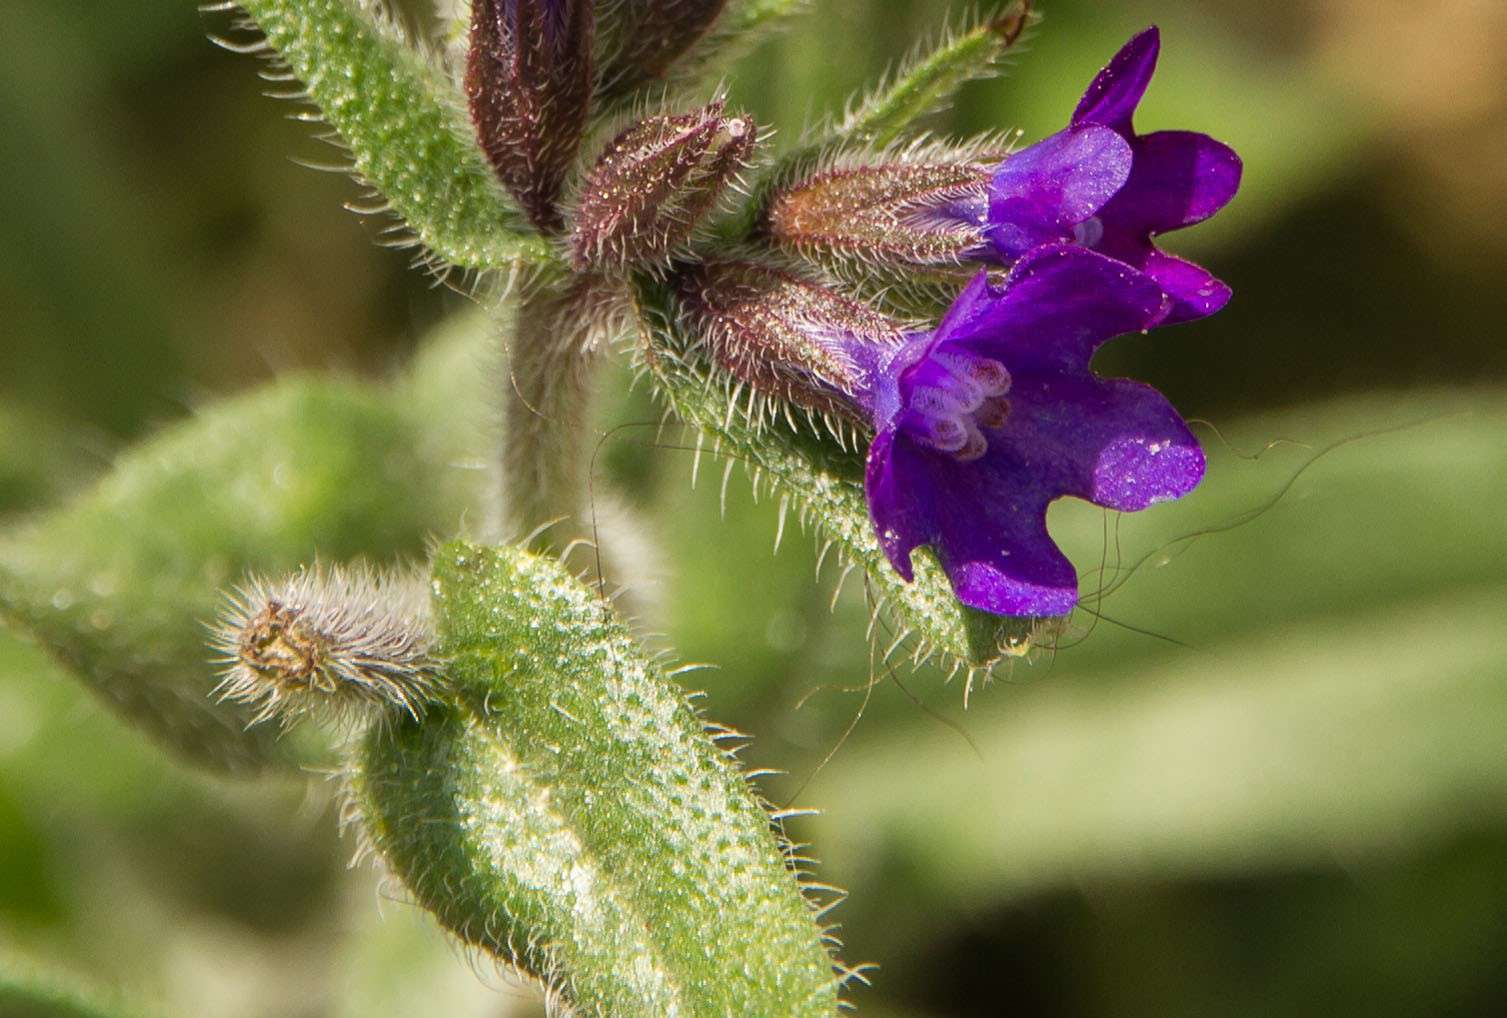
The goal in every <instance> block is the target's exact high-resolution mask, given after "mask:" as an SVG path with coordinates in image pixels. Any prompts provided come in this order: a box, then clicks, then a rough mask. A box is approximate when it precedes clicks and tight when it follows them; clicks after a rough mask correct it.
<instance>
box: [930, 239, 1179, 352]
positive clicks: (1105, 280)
mask: <svg viewBox="0 0 1507 1018" xmlns="http://www.w3.org/2000/svg"><path fill="white" fill-rule="evenodd" d="M1162 303H1163V297H1162V292H1161V288H1160V287H1159V286H1157V285H1156V284H1155V283H1154V282H1153V281H1152V280H1151V279H1149V278H1147V277H1146V276H1145V275H1144V274H1142V273H1140V272H1137V271H1136V270H1135V269H1133V268H1131V267H1130V266H1129V265H1126V264H1125V263H1124V262H1121V261H1119V260H1117V259H1115V258H1111V257H1108V256H1106V255H1102V254H1097V253H1095V252H1093V251H1089V250H1087V249H1085V248H1081V247H1078V246H1076V245H1074V244H1054V245H1050V246H1047V247H1041V248H1037V249H1036V250H1034V251H1032V252H1031V253H1030V254H1028V255H1027V256H1026V257H1025V258H1022V259H1021V260H1020V261H1018V262H1016V263H1015V266H1014V268H1012V269H1011V270H1010V274H1009V276H1008V277H1006V280H1005V284H1004V287H1003V289H1002V290H995V289H993V288H992V287H990V286H989V284H988V277H987V275H986V274H985V273H982V272H981V273H979V275H978V276H976V277H975V278H974V280H973V282H972V283H971V284H970V285H969V286H968V288H967V290H965V291H964V293H963V295H962V296H960V297H959V298H958V301H957V302H956V304H955V305H954V307H953V309H952V310H951V311H949V312H948V314H947V315H946V316H945V317H944V318H943V320H942V323H941V324H940V325H939V326H938V327H937V331H936V333H935V334H934V336H933V338H932V342H931V344H930V346H929V348H928V350H927V353H928V354H930V353H932V352H934V351H935V350H937V349H938V348H940V347H942V346H944V345H947V344H957V345H959V346H960V347H962V348H963V349H965V350H967V351H968V352H970V353H974V354H978V355H979V356H982V357H992V358H994V359H995V360H997V361H999V362H1001V363H1002V364H1004V365H1005V367H1006V368H1008V369H1009V370H1010V372H1011V374H1015V373H1017V372H1035V373H1047V372H1053V371H1057V372H1070V373H1072V372H1086V371H1087V370H1088V362H1089V358H1091V357H1092V356H1093V353H1094V351H1095V350H1097V349H1098V348H1099V347H1100V346H1101V345H1103V344H1104V343H1105V342H1106V341H1108V340H1110V339H1113V338H1114V337H1115V336H1122V335H1124V334H1125V333H1127V332H1142V331H1144V330H1146V329H1149V328H1151V327H1152V326H1154V325H1157V324H1159V322H1160V316H1161V312H1162Z"/></svg>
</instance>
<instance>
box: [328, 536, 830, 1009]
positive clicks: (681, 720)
mask: <svg viewBox="0 0 1507 1018" xmlns="http://www.w3.org/2000/svg"><path fill="white" fill-rule="evenodd" d="M434 589H435V597H436V614H437V618H438V622H439V626H440V647H439V650H440V653H441V654H442V655H444V656H445V657H446V658H448V661H449V664H448V678H449V680H450V682H451V683H452V685H453V687H454V689H455V690H456V703H455V706H454V707H453V708H452V709H450V710H449V711H448V712H440V713H437V714H434V715H431V716H430V717H429V718H428V719H427V720H426V722H425V723H424V724H421V725H420V724H415V723H412V722H405V723H400V724H394V725H391V726H382V727H378V728H376V729H374V730H373V731H372V732H371V733H370V734H369V736H368V738H367V740H366V743H365V746H364V748H363V751H362V755H361V762H360V765H359V767H358V768H357V770H356V772H355V773H354V774H353V776H352V786H353V794H354V801H355V804H356V806H357V807H358V809H359V813H360V815H361V816H362V818H363V820H364V824H365V828H366V832H367V834H368V836H369V837H370V838H371V840H372V842H373V843H374V844H375V846H376V847H377V849H378V850H379V851H380V852H381V854H382V855H383V857H384V858H385V859H386V860H387V862H388V863H389V865H390V866H391V867H392V868H393V869H394V870H395V871H396V873H397V874H398V876H399V877H401V878H402V879H403V881H404V883H405V884H406V885H407V886H408V887H409V889H410V890H411V891H412V892H413V894H414V896H415V897H416V898H417V899H418V901H419V903H420V904H422V905H423V906H424V907H426V908H428V909H429V910H430V911H432V912H434V913H435V915H436V916H437V917H438V918H439V920H440V922H441V923H443V924H444V925H445V926H446V927H447V928H448V929H450V930H451V931H453V932H454V933H456V934H457V935H458V936H460V937H461V938H462V939H463V940H464V941H466V942H467V943H469V944H473V945H476V946H478V947H481V948H484V949H485V950H487V951H488V952H490V953H491V954H493V955H495V956H497V957H498V958H501V959H503V960H505V961H507V962H509V963H511V964H513V965H514V966H516V967H517V968H519V969H521V970H522V971H524V972H526V973H529V974H531V975H533V976H535V977H537V978H539V979H540V980H542V981H543V982H544V983H545V984H546V986H547V987H549V988H550V989H551V990H552V991H553V992H556V993H559V994H561V995H562V996H563V997H564V998H565V999H566V1000H567V1001H568V1002H569V1003H570V1004H571V1005H572V1006H573V1007H574V1008H575V1009H576V1010H577V1011H578V1012H579V1013H584V1014H592V1015H603V1016H607V1015H612V1016H618V1018H630V1016H635V1015H644V1016H649V1015H654V1016H659V1015H665V1014H683V1015H707V1016H713V1015H728V1014H737V1015H744V1014H748V1015H753V1014H760V1015H765V1014H767V1015H782V1016H783V1015H789V1016H801V1015H833V1014H835V1013H836V1007H837V992H838V987H839V982H840V981H839V980H838V979H837V978H836V977H835V976H834V974H833V962H832V960H831V958H830V957H829V955H828V953H827V950H826V947H825V946H824V943H823V935H822V931H821V930H820V929H819V927H818V926H817V923H816V920H815V915H814V912H813V909H812V906H811V905H810V904H809V903H808V902H807V901H806V900H804V898H803V896H802V894H801V890H800V887H799V885H798V883H797V879H796V876H795V875H794V874H793V873H792V872H791V870H790V868H789V866H790V865H791V864H790V862H789V861H788V860H787V859H786V857H785V854H784V853H783V852H782V847H781V843H780V841H779V839H778V838H777V837H776V835H775V833H774V832H773V831H772V830H771V828H770V817H769V815H768V814H767V813H766V812H765V810H764V807H763V806H762V804H761V803H760V801H759V800H758V798H757V797H756V796H755V794H754V793H753V792H752V791H751V790H750V788H749V786H748V785H747V783H746V781H745V779H744V778H743V776H742V775H741V774H740V773H739V771H738V768H737V765H736V762H735V760H734V759H733V758H732V756H731V754H730V753H729V752H728V751H726V750H724V749H721V748H719V747H718V746H717V745H716V743H715V742H714V740H713V738H711V737H709V736H708V734H707V733H706V732H704V731H703V728H702V723H701V721H700V720H699V719H698V718H697V716H696V714H695V712H694V711H693V710H692V709H691V708H690V706H689V705H688V704H687V702H686V700H685V697H684V694H683V693H681V692H680V690H679V688H678V687H677V686H675V685H674V684H673V683H672V682H670V681H669V680H668V679H667V678H666V677H665V675H664V673H663V672H662V670H661V669H660V668H659V667H658V666H657V665H656V664H655V663H654V661H653V660H652V659H651V658H650V657H649V656H647V655H646V654H645V653H644V652H643V651H642V650H641V649H639V648H638V647H637V646H636V645H635V644H634V642H633V640H632V638H631V637H630V636H629V634H628V631H627V629H626V627H625V626H624V625H623V623H622V622H621V621H619V620H618V619H617V618H616V616H615V615H614V614H613V612H612V611H611V609H610V608H609V607H608V606H607V605H606V604H605V602H602V601H600V600H599V599H598V598H597V597H596V596H595V594H594V593H593V592H592V591H590V590H589V589H588V588H586V587H585V586H583V585H582V584H581V583H580V582H579V581H578V580H576V579H575V578H574V577H573V576H571V575H570V574H569V573H568V572H567V571H566V570H565V569H564V568H563V567H562V566H561V565H560V564H559V563H558V562H556V561H554V560H553V559H547V558H541V557H538V556H535V555H532V554H529V553H527V552H524V551H521V550H517V549H506V548H504V549H484V548H477V547H473V546H469V545H466V544H461V543H456V544H451V545H448V546H446V547H445V548H444V549H443V550H442V551H441V552H440V553H439V555H438V557H437V559H436V563H435V574H434Z"/></svg>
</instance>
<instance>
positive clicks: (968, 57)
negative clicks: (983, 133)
mask: <svg viewBox="0 0 1507 1018" xmlns="http://www.w3.org/2000/svg"><path fill="white" fill-rule="evenodd" d="M1029 6H1030V5H1029V4H1021V3H1014V4H1011V5H1010V7H1009V8H1008V9H1007V10H1004V11H996V12H995V13H993V14H990V15H988V16H984V17H978V18H976V19H975V20H974V22H973V23H971V24H968V25H966V26H965V27H963V28H961V29H957V30H952V31H948V32H946V33H945V34H944V35H943V38H942V41H941V42H940V43H939V44H938V45H937V46H936V47H935V48H934V49H932V50H931V51H930V52H928V53H924V54H922V55H920V56H918V57H917V58H916V59H914V60H913V61H911V63H910V64H909V65H908V66H906V67H904V68H902V69H901V71H900V72H899V73H898V74H896V75H895V78H894V80H893V81H891V82H890V83H889V84H888V85H886V86H885V87H883V88H880V89H878V90H876V91H875V93H874V94H873V95H872V96H870V97H869V98H868V99H866V100H864V101H863V102H862V103H860V104H859V105H858V106H857V108H856V109H854V110H853V112H852V113H850V114H849V115H848V116H847V117H846V118H844V119H843V121H842V123H841V124H840V125H838V127H837V128H836V130H835V131H833V132H832V137H831V138H830V139H828V143H829V144H830V143H831V142H841V143H843V144H849V145H861V146H864V147H867V148H874V149H881V148H884V147H885V146H887V145H890V144H892V143H893V142H895V141H897V140H899V138H900V136H901V135H902V134H903V133H904V132H905V131H907V130H908V129H910V128H911V127H913V126H914V125H915V124H916V122H917V121H919V120H920V119H922V118H923V117H925V116H927V115H928V114H930V113H932V112H933V111H935V110H938V109H940V108H941V107H942V106H943V105H944V104H946V103H947V101H948V100H950V99H951V98H952V96H953V95H954V94H955V93H956V92H957V90H958V89H959V88H961V87H963V86H964V85H965V84H967V83H968V82H970V81H975V80H977V79H979V78H984V77H988V76H989V75H991V74H993V73H994V72H995V71H996V70H997V69H998V65H999V61H1000V60H1001V59H1002V58H1003V57H1004V56H1005V54H1007V53H1009V52H1010V50H1011V49H1012V48H1013V47H1014V45H1015V43H1016V41H1017V40H1018V39H1019V38H1020V33H1021V30H1022V29H1023V28H1024V26H1025V22H1026V20H1027V17H1028V13H1027V10H1026V9H1027V8H1029Z"/></svg>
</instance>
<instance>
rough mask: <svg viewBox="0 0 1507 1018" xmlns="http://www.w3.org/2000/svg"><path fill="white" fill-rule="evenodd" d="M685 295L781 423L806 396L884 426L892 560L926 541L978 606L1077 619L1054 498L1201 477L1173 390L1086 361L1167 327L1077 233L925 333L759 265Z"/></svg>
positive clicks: (1033, 255)
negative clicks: (1167, 392)
mask: <svg viewBox="0 0 1507 1018" xmlns="http://www.w3.org/2000/svg"><path fill="white" fill-rule="evenodd" d="M677 290H678V292H679V295H680V299H681V301H682V307H683V309H684V313H685V315H686V320H687V322H688V324H689V325H690V326H691V328H693V329H694V330H695V331H696V333H697V335H699V336H700V337H702V341H703V342H704V343H705V344H706V348H707V352H708V353H709V354H710V356H711V359H712V360H713V362H714V363H716V364H717V365H718V367H719V368H720V369H721V370H722V371H724V372H725V373H727V374H728V375H730V376H731V377H733V378H736V379H738V380H739V382H740V383H741V384H743V385H747V386H749V387H751V388H752V389H753V390H754V391H755V392H757V393H759V394H761V395H762V396H763V397H764V398H765V399H766V400H769V401H771V404H772V406H770V407H768V408H766V410H767V413H768V416H771V417H775V416H780V415H781V414H782V413H783V414H784V415H785V416H787V417H788V416H789V413H790V408H792V407H799V408H804V409H806V410H807V411H808V412H811V413H813V414H820V415H822V416H824V417H826V419H827V421H828V423H829V425H832V426H833V427H834V430H836V424H835V423H834V422H836V421H839V420H843V421H848V422H851V423H853V424H856V425H858V426H859V427H860V428H862V429H863V430H867V431H871V432H872V434H873V436H874V438H873V441H872V443H871V444H870V446H869V455H868V468H867V472H866V478H865V486H866V490H867V495H868V502H869V511H870V515H871V516H872V518H873V522H874V528H875V531H876V532H877V534H878V537H879V542H880V545H881V546H882V547H883V548H884V551H885V554H886V555H887V556H888V558H889V560H890V562H891V563H892V564H893V565H894V567H895V569H896V570H897V571H898V572H899V573H900V574H901V575H902V576H903V577H905V579H906V580H910V579H912V578H913V573H912V570H911V553H912V552H913V551H914V550H915V549H916V548H917V547H919V546H921V545H930V546H931V547H932V548H933V549H934V550H935V551H936V553H937V556H938V557H939V558H940V560H941V563H942V567H943V569H944V570H945V571H946V573H947V575H948V577H949V578H950V579H951V581H952V585H953V589H954V590H955V591H956V592H957V596H958V597H959V599H961V600H962V601H963V602H964V603H965V604H969V605H972V606H973V607H975V608H980V609H982V610H984V611H988V612H994V613H996V614H1001V615H1064V614H1066V613H1068V612H1070V611H1072V609H1073V605H1074V604H1075V603H1076V602H1077V597H1078V577H1077V573H1076V572H1075V571H1074V569H1073V566H1072V563H1070V562H1069V561H1068V560H1067V558H1066V557H1064V556H1063V554H1062V552H1061V551H1059V550H1058V548H1057V546H1056V544H1054V543H1053V542H1052V539H1051V537H1050V536H1049V535H1048V533H1047V527H1046V512H1047V506H1048V505H1049V504H1050V503H1051V502H1052V501H1053V500H1055V499H1057V498H1060V497H1062V496H1064V495H1073V496H1076V497H1078V498H1084V499H1088V500H1089V501H1091V502H1094V503H1095V504H1097V505H1101V506H1105V507H1107V508H1110V509H1118V510H1122V511H1134V510H1138V509H1145V508H1146V507H1147V506H1150V505H1152V504H1153V503H1156V502H1161V501H1165V500H1167V499H1173V498H1178V497H1180V496H1182V495H1185V494H1187V493H1188V492H1189V491H1192V490H1193V488H1194V487H1196V486H1197V484H1198V482H1199V480H1200V479H1201V478H1202V477H1203V472H1204V457H1203V451H1202V450H1201V449H1200V448H1199V446H1198V442H1197V441H1196V440H1195V439H1194V437H1193V435H1192V434H1191V433H1190V432H1189V431H1188V428H1187V426H1186V425H1185V424H1184V423H1183V420H1182V418H1181V417H1179V416H1178V414H1177V411H1175V410H1174V409H1173V408H1172V406H1171V404H1169V403H1168V402H1167V400H1166V399H1165V398H1164V397H1163V396H1162V395H1161V394H1160V393H1159V392H1157V391H1156V390H1155V389H1153V388H1151V387H1150V386H1146V385H1142V384H1140V383H1138V382H1133V381H1130V380H1128V379H1119V378H1113V379H1106V378H1099V377H1098V376H1097V375H1095V374H1094V373H1093V372H1092V371H1091V370H1090V369H1089V362H1090V360H1091V359H1092V357H1093V354H1094V351H1095V350H1097V349H1098V348H1099V346H1100V345H1101V344H1103V343H1104V342H1105V341H1107V340H1109V339H1112V338H1114V337H1115V336H1119V335H1122V334H1124V333H1128V332H1142V331H1145V330H1147V329H1150V328H1152V327H1153V326H1156V325H1159V324H1161V322H1162V321H1163V319H1164V317H1165V315H1166V313H1167V302H1166V298H1165V295H1164V294H1163V293H1162V289H1161V287H1160V286H1159V285H1158V284H1157V282H1156V281H1155V280H1153V279H1152V278H1151V277H1150V276H1148V275H1146V274H1145V273H1142V272H1140V271H1138V270H1136V269H1133V268H1131V267H1130V266H1129V265H1127V264H1125V263H1124V262H1122V261H1119V260H1117V259H1114V258H1110V257H1108V256H1106V255H1102V254H1098V253H1096V252H1093V251H1089V250H1086V249H1085V248H1083V247H1081V246H1079V245H1076V244H1070V243H1057V244H1048V245H1043V246H1040V247H1037V248H1034V249H1032V250H1031V251H1030V252H1029V253H1027V254H1026V255H1025V256H1024V257H1022V258H1020V259H1019V260H1018V261H1017V262H1016V263H1015V265H1014V267H1013V268H1012V269H1011V270H1010V273H1009V275H1008V276H1007V277H1006V278H1005V280H1004V283H1003V284H1002V285H1000V286H996V285H994V284H993V283H991V282H990V280H989V276H988V273H987V272H980V273H979V274H978V275H977V276H976V277H975V278H974V280H973V282H972V283H970V284H969V285H968V287H967V288H966V289H965V290H964V291H963V292H962V294H960V295H959V296H958V298H957V300H955V301H954V302H953V304H952V307H951V308H950V309H949V310H948V311H947V313H946V315H945V316H943V318H942V320H941V322H940V323H939V324H938V325H937V327H936V328H935V329H933V330H930V331H925V332H915V331H908V330H907V329H905V328H904V327H902V326H901V325H900V324H899V323H897V322H895V321H893V320H892V319H889V318H888V317H886V316H884V315H882V314H879V313H876V312H875V311H874V310H872V309H871V308H870V307H868V306H867V305H865V304H862V303H858V302H855V301H853V300H850V299H849V298H847V297H844V296H842V295H841V294H839V293H836V292H834V291H832V290H831V289H829V288H827V287H825V286H823V285H821V284H819V283H815V282H812V281H810V280H807V279H804V278H802V277H800V276H797V275H794V274H792V273H789V272H787V271H784V270H781V269H776V268H772V267H769V266H764V265H760V264H757V263H753V262H712V263H706V264H703V265H699V266H696V267H694V268H691V269H689V270H688V271H687V272H686V273H685V274H684V275H682V276H681V277H680V278H679V279H678V282H677ZM749 405H750V407H753V406H754V405H755V404H754V403H753V402H752V401H750V404H749ZM763 412H765V411H761V413H763Z"/></svg>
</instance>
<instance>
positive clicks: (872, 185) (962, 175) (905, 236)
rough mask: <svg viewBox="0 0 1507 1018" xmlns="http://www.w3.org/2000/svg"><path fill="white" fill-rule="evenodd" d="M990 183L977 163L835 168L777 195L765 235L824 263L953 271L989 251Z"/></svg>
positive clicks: (963, 160)
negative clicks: (833, 260) (976, 253)
mask: <svg viewBox="0 0 1507 1018" xmlns="http://www.w3.org/2000/svg"><path fill="white" fill-rule="evenodd" d="M989 178H990V172H989V168H988V167H987V166H986V165H984V164H983V163H981V162H979V161H978V160H976V159H973V158H960V159H958V160H957V161H945V160H943V161H935V162H932V161H927V162H906V161H897V162H893V163H881V164H879V165H875V166H852V167H837V168H834V169H829V170H825V171H823V172H820V173H817V174H814V175H812V176H810V177H807V178H805V179H804V180H800V181H798V182H796V183H794V184H791V185H788V186H785V187H782V188H779V189H777V190H776V191H775V193H774V194H773V195H772V197H771V198H770V200H769V204H768V206H767V209H766V212H765V218H764V230H765V232H766V233H767V235H768V237H769V239H770V240H771V241H772V242H773V243H775V244H777V245H779V246H781V247H785V248H788V249H791V250H795V251H798V252H800V253H801V254H803V255H807V256H810V257H815V258H817V259H818V260H823V259H827V258H833V257H835V258H839V259H843V258H846V259H854V260H858V261H862V262H867V263H877V264H892V263H901V264H908V265H954V264H957V263H958V262H960V261H962V260H963V259H964V258H965V257H966V256H968V255H969V254H970V253H971V252H974V251H976V250H979V249H981V248H983V247H984V246H985V244H986V242H985V236H984V223H985V220H986V213H987V210H988V203H989Z"/></svg>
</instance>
